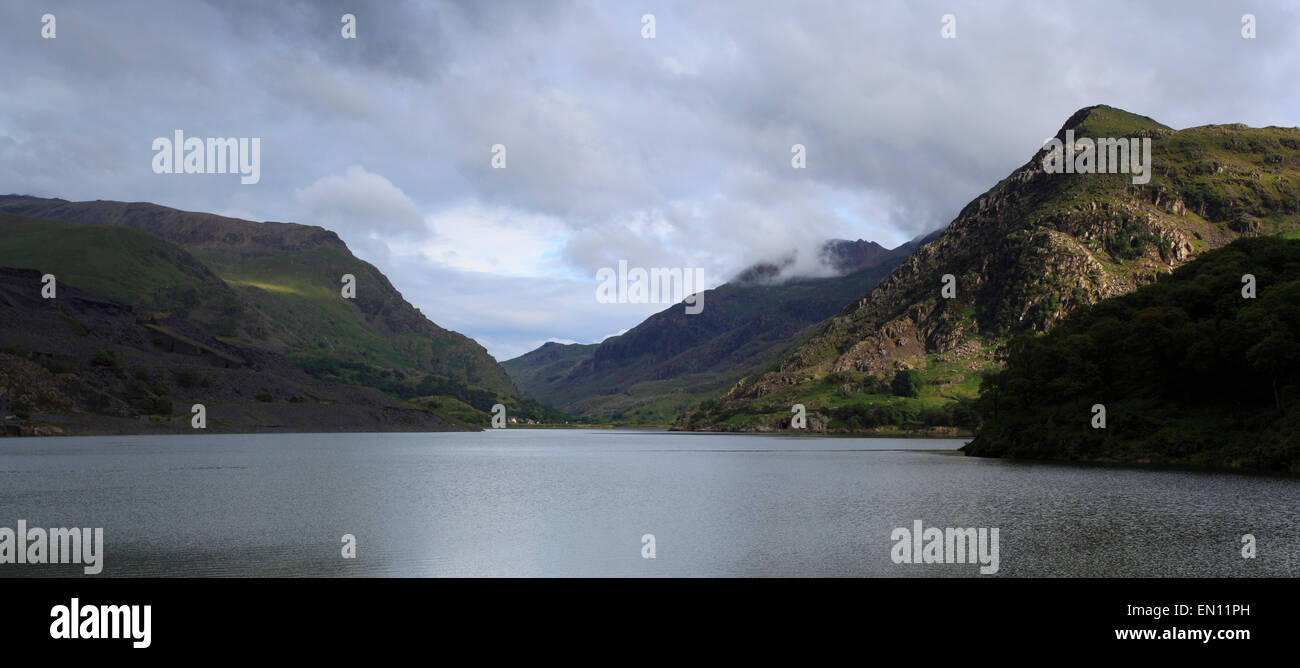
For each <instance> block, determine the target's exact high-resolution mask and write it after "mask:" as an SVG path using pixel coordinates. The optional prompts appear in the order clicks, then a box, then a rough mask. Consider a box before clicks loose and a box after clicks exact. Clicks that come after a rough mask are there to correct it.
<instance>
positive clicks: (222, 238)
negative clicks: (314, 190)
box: [0, 196, 562, 433]
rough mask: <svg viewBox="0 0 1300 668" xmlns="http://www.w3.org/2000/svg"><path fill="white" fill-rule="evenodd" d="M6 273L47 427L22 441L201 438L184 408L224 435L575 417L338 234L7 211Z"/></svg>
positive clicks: (20, 352)
mask: <svg viewBox="0 0 1300 668" xmlns="http://www.w3.org/2000/svg"><path fill="white" fill-rule="evenodd" d="M12 212H21V213H22V215H17V214H15V213H12ZM36 216H39V217H36ZM0 268H4V269H5V273H4V280H3V282H0V287H2V288H3V289H4V290H5V291H6V292H5V293H4V294H7V298H6V299H3V300H0V322H2V323H3V325H0V350H3V351H4V352H3V355H4V357H3V359H0V370H6V371H3V373H0V394H3V395H5V396H7V397H8V399H7V403H8V404H9V405H10V407H11V408H12V406H13V405H14V404H15V402H17V403H18V404H19V405H21V406H22V407H23V410H22V411H21V412H22V413H24V414H27V415H29V416H33V417H32V422H31V423H27V422H22V425H21V426H20V427H19V428H20V430H21V429H29V430H31V429H37V428H38V427H40V426H41V425H42V424H44V425H46V426H48V427H50V428H51V429H53V428H59V429H63V430H64V431H70V432H78V433H87V432H130V431H152V430H159V429H161V430H169V429H186V428H188V417H187V416H188V404H185V405H182V404H183V402H180V401H179V400H181V399H184V400H185V401H190V400H193V402H192V403H204V404H205V405H209V404H212V405H224V406H225V409H223V410H222V411H220V412H217V413H215V414H214V415H213V425H212V426H211V427H210V428H212V429H216V430H224V431H260V430H267V429H282V430H284V429H287V430H294V431H321V430H323V431H334V430H357V429H365V430H376V431H380V430H399V429H413V430H438V429H454V428H466V427H469V426H481V425H484V424H486V422H487V419H488V413H489V412H490V411H491V407H492V405H493V404H495V403H503V404H505V405H506V406H507V409H508V411H510V414H511V415H512V416H518V417H521V418H534V419H552V420H554V419H558V418H561V417H562V416H560V415H559V414H558V413H556V412H555V411H553V410H551V409H547V408H546V407H544V406H541V405H539V404H537V403H536V402H532V401H528V400H525V399H522V398H520V397H518V396H517V392H516V390H515V388H514V384H513V382H512V381H511V380H510V379H509V376H508V375H507V374H506V373H505V371H504V370H503V369H502V368H501V367H500V366H499V365H498V364H497V363H496V362H495V360H493V359H492V358H491V357H490V356H489V355H488V354H487V352H486V351H485V350H484V349H483V348H482V347H481V346H479V345H478V344H477V343H476V342H474V341H473V340H472V339H469V338H467V337H465V336H463V335H461V334H458V333H456V332H451V331H448V330H445V329H443V328H441V327H438V326H437V325H435V324H434V323H432V322H430V321H428V320H427V319H426V318H425V317H424V316H423V315H422V314H421V313H420V312H419V311H418V310H417V309H415V308H414V307H413V306H411V305H410V304H409V303H408V302H407V301H406V300H405V299H403V298H402V296H401V294H400V293H398V292H397V290H396V289H395V288H393V286H392V285H391V284H390V283H389V281H388V280H387V278H385V277H384V276H383V274H382V273H380V272H379V271H378V270H377V269H376V268H375V267H373V266H372V265H370V264H368V263H366V262H363V261H361V260H359V259H357V258H355V257H354V256H353V255H352V254H351V252H349V251H348V249H347V247H346V246H345V245H344V244H343V243H342V241H340V240H339V238H338V237H337V235H335V234H334V233H333V232H330V231H328V230H325V229H323V228H319V227H311V226H306V225H297V224H292V223H255V222H251V221H244V220H237V219H232V218H225V217H221V216H214V215H210V214H203V213H191V212H184V211H177V210H175V209H169V208H166V207H161V206H157V205H153V204H139V203H138V204H125V203H121V202H102V201H101V202H77V203H74V202H66V201H63V200H51V199H39V198H32V197H21V196H8V197H0ZM33 272H34V273H33ZM46 273H48V274H53V275H54V276H55V277H56V279H57V290H58V292H57V298H55V299H49V300H46V299H40V298H39V297H40V290H41V281H40V278H41V276H42V275H43V274H46ZM344 274H352V275H353V276H354V277H355V278H356V297H355V299H345V298H343V296H342V295H341V294H340V292H339V290H340V287H341V285H342V283H341V280H342V277H343V275H344ZM33 276H34V277H35V278H33ZM38 368H39V369H43V370H44V373H41V372H39V371H37V370H36V369H38ZM33 374H34V375H33ZM200 381H203V384H202V385H199V384H198V383H199V382H200ZM87 388H93V390H94V391H91V390H88V389H87ZM173 399H175V400H177V401H176V402H173ZM202 399H206V401H203V400H202ZM173 404H175V405H173ZM325 407H329V408H325ZM4 410H5V408H4V406H3V405H0V418H2V417H4V415H5V414H7V413H4ZM15 414H17V411H15ZM42 421H43V422H42ZM9 426H12V425H9ZM10 431H12V429H10Z"/></svg>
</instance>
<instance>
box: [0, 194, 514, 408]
mask: <svg viewBox="0 0 1300 668" xmlns="http://www.w3.org/2000/svg"><path fill="white" fill-rule="evenodd" d="M0 211H10V212H15V213H22V214H24V215H27V216H39V217H41V218H45V219H53V220H60V221H70V222H74V223H81V224H83V225H82V227H84V228H85V229H86V230H87V231H88V233H98V234H104V233H105V232H104V231H105V230H108V229H127V230H128V231H129V232H130V233H131V234H132V235H133V236H132V237H131V238H132V239H138V238H140V233H141V232H144V233H147V234H148V235H151V236H152V237H153V238H154V239H155V240H160V241H165V242H170V246H169V247H170V248H174V249H177V250H179V251H180V253H181V255H183V259H185V261H186V262H187V263H189V264H188V265H186V266H189V265H193V266H194V269H195V271H206V272H207V275H208V278H209V280H210V279H211V277H213V276H215V277H218V278H219V280H220V281H222V282H223V283H224V285H222V287H221V288H219V289H209V290H204V291H200V292H198V293H197V294H192V295H189V296H190V297H192V300H193V301H195V303H196V304H198V305H199V306H200V307H201V308H207V307H210V306H211V304H210V303H209V302H210V301H211V300H213V299H219V300H220V301H221V304H220V307H221V309H220V312H221V313H222V314H223V316H222V317H219V318H208V319H204V320H202V321H201V322H196V324H199V325H200V326H202V327H203V328H204V330H205V331H206V332H208V333H211V334H214V335H218V336H221V337H223V338H225V339H226V340H228V341H231V342H234V343H239V344H242V345H250V346H256V347H259V348H263V349H266V350H269V351H273V352H276V353H281V354H284V355H288V356H290V357H291V358H293V359H295V360H298V361H300V362H302V366H304V368H308V367H310V368H319V367H320V366H321V365H320V364H312V362H313V361H315V362H319V361H320V360H329V361H333V362H339V361H346V362H349V363H353V364H354V365H355V364H360V365H365V366H367V367H369V368H368V369H367V370H366V372H365V373H364V374H361V375H364V376H390V377H391V376H393V375H396V376H398V377H401V378H403V379H409V380H410V381H411V382H412V383H415V382H418V381H419V380H420V379H421V378H422V377H423V376H424V375H429V374H432V375H436V376H440V377H444V378H447V379H450V380H455V381H458V382H461V383H464V384H465V385H467V386H470V387H478V388H483V389H485V390H488V391H490V392H493V393H496V394H500V395H501V396H503V397H513V396H515V394H516V391H515V388H514V384H513V382H512V381H511V380H510V377H509V376H508V374H506V372H505V370H504V369H502V368H501V367H500V365H498V364H497V363H496V361H495V360H493V359H492V357H491V356H490V355H488V354H487V351H486V350H484V349H483V347H482V346H480V345H479V344H478V343H477V342H475V341H474V340H472V339H470V338H468V337H465V336H463V335H461V334H458V333H456V332H452V331H448V330H446V329H443V328H441V327H438V326H437V325H436V324H434V323H433V322H430V321H429V320H428V318H426V317H424V315H423V314H421V313H420V312H419V310H418V309H416V308H415V307H413V306H412V305H411V304H410V303H408V302H407V301H406V300H405V299H404V298H403V297H402V295H401V294H400V293H399V292H398V291H397V290H396V289H395V288H394V287H393V286H392V284H391V283H389V281H388V279H387V278H386V277H385V276H384V275H383V274H382V273H381V272H380V271H379V270H378V269H376V268H375V267H374V266H373V265H371V264H369V263H367V262H364V261H362V260H360V259H358V258H356V257H355V256H353V255H352V253H351V252H350V251H349V250H348V249H347V246H346V245H344V244H343V242H342V241H341V240H339V238H338V236H337V235H336V234H334V233H333V232H330V231H328V230H325V229H323V228H320V227H312V226H307V225H298V224H294V223H275V222H268V223H256V222H252V221H246V220H238V219H234V218H226V217H223V216H215V215H211V214H203V213H192V212H186V211H178V210H176V209H170V208H167V207H161V206H157V205H153V204H147V203H124V202H109V201H95V202H67V201H64V200H57V199H40V198H31V197H19V196H9V197H0ZM95 230H99V232H95ZM154 246H156V244H154ZM16 250H18V249H16ZM184 251H188V254H185V253H184ZM173 254H176V253H175V252H173ZM15 257H25V256H23V255H17V256H15ZM72 257H75V256H72ZM72 257H70V258H69V259H72ZM119 261H121V258H120V257H118V256H117V255H113V256H112V258H108V257H105V258H102V259H100V260H99V262H100V263H101V264H102V265H103V268H104V269H105V271H103V272H100V273H101V274H103V275H105V276H106V275H108V274H112V273H123V274H125V273H127V272H126V271H125V269H127V268H128V267H129V265H121V267H120V268H121V269H122V271H120V272H119V271H117V270H118V269H119V266H118V265H117V264H116V263H118V262H119ZM170 261H171V259H170V258H168V259H167V260H165V261H163V262H162V263H163V264H167V263H169V262H170ZM344 274H352V275H353V276H355V277H356V279H357V294H356V298H355V299H343V298H342V297H341V295H340V292H339V290H340V288H341V287H342V284H341V278H342V276H343V275H344ZM151 275H152V274H151ZM159 280H163V279H162V278H161V276H160V277H159ZM102 285H104V283H103V279H101V281H100V283H99V284H96V285H95V286H88V287H87V289H90V290H98V289H99V288H100V287H101V286H102ZM137 288H138V289H139V291H138V290H137ZM150 288H151V286H137V285H126V286H122V289H120V290H118V291H117V292H115V293H111V294H113V295H114V296H115V297H120V298H122V300H123V301H126V302H128V303H132V304H136V303H139V300H140V295H141V294H144V293H149V294H152V293H150V292H149V289H150ZM105 294H110V293H105ZM359 377H360V376H358V378H359Z"/></svg>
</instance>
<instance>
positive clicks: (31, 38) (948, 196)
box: [0, 0, 1300, 360]
mask: <svg viewBox="0 0 1300 668" xmlns="http://www.w3.org/2000/svg"><path fill="white" fill-rule="evenodd" d="M47 13H50V14H53V15H54V16H55V19H56V24H55V25H56V30H57V33H56V37H55V38H54V39H42V37H41V29H42V21H41V17H42V16H43V15H44V14H47ZM345 13H351V14H353V15H355V17H356V26H357V38H356V39H344V38H343V36H342V34H341V27H342V24H341V17H342V15H343V14H345ZM950 13H951V14H953V15H954V16H955V17H956V23H955V25H956V38H955V39H944V38H943V37H942V36H941V28H942V27H943V25H942V17H943V15H945V14H950ZM1246 13H1252V14H1254V15H1255V17H1256V31H1257V38H1256V39H1243V38H1242V34H1241V33H1242V15H1243V14H1246ZM645 14H653V15H654V18H655V20H654V27H655V36H654V38H653V39H646V38H644V37H643V35H642V33H643V28H644V24H643V21H642V17H643V15H645ZM1297 45H1300V3H1295V2H1262V1H1257V0H1251V1H1250V2H1233V1H1212V2H1210V1H1207V2H1187V1H1179V2H1169V3H1130V2H1049V1H1030V0H1026V1H1024V2H1005V3H1003V2H992V1H988V0H980V1H979V2H960V1H956V0H950V1H948V2H943V3H933V4H932V3H925V2H893V1H890V2H884V1H881V2H847V1H844V0H828V1H826V2H822V1H818V0H799V1H794V0H789V1H785V2H761V1H755V0H744V1H739V0H738V1H736V2H714V1H710V0H685V1H682V2H669V1H662V2H661V1H656V0H637V1H635V2H576V1H575V2H545V1H543V0H517V1H514V0H511V1H491V0H481V1H480V0H473V1H471V0H467V1H466V2H440V3H410V4H407V3H401V2H396V1H389V0H385V1H383V2H360V1H351V2H312V3H307V2H275V3H269V2H268V3H264V2H258V1H251V0H250V1H247V2H239V1H220V2H217V1H214V2H211V3H204V2H170V1H169V2H156V3H132V2H121V3H119V2H113V3H106V2H98V1H94V2H90V1H86V2H58V1H56V0H39V1H37V2H28V1H26V0H5V2H4V3H3V5H2V6H0V193H20V194H30V195H38V196H45V197H62V198H65V199H71V200H86V199H114V200H125V201H150V202H156V203H158V204H163V205H167V206H173V207H177V208H181V209H187V210H195V211H207V212H213V213H220V214H225V215H231V216H238V217H242V218H248V219H252V220H280V221H293V222H301V223H308V224H315V225H322V226H325V227H327V228H330V229H332V230H335V231H336V232H338V233H339V235H340V236H341V237H342V238H343V239H344V241H346V242H347V244H348V245H349V247H350V248H351V249H352V250H353V252H354V253H356V254H357V255H358V256H359V257H361V258H363V259H365V260H368V261H370V262H372V263H374V264H375V265H377V266H378V267H379V268H380V269H381V270H382V271H384V272H385V273H386V274H387V275H388V276H389V278H390V279H392V281H393V283H394V285H396V286H397V288H398V289H399V290H401V291H402V293H403V295H404V296H405V297H406V298H407V299H408V300H409V301H410V302H412V303H413V304H415V305H416V306H418V307H419V308H420V309H421V310H422V311H423V312H424V313H425V314H426V315H427V316H429V317H430V318H431V319H432V320H434V322H437V323H438V324H440V325H442V326H444V327H448V328H451V329H455V330H457V331H460V332H463V333H465V334H467V335H469V336H472V337H474V338H475V339H477V340H478V341H479V342H481V343H482V344H483V345H485V346H486V347H487V348H488V350H489V352H491V353H492V354H493V355H494V356H496V357H497V359H498V360H504V359H508V358H510V357H514V356H517V355H519V354H522V353H524V352H527V351H528V350H531V349H532V348H534V347H536V346H538V345H540V344H541V343H543V342H545V341H547V340H548V339H553V340H563V341H580V342H584V343H586V342H595V341H599V340H601V339H603V338H604V337H606V336H608V335H610V334H614V333H617V332H619V331H621V330H624V329H626V328H629V327H632V326H634V325H635V324H637V323H638V322H640V321H641V320H642V319H643V318H644V317H645V316H646V315H649V314H650V313H653V312H655V311H658V310H661V309H662V308H664V306H663V305H631V304H600V303H597V301H596V299H595V286H596V279H595V276H596V272H597V270H598V269H600V268H601V267H616V266H617V263H618V260H620V259H623V260H627V261H628V263H629V265H630V266H640V267H703V268H704V270H705V272H706V278H707V280H708V283H709V284H710V286H712V285H716V284H717V283H720V282H723V281H725V280H726V279H727V278H728V277H730V276H731V275H733V274H734V273H735V272H736V271H738V270H740V269H742V268H743V267H744V266H746V265H748V264H750V263H752V262H754V261H756V260H762V259H771V258H776V257H779V256H784V255H787V254H789V253H795V254H796V257H797V258H798V259H797V262H796V267H797V268H798V269H799V270H800V271H808V272H811V271H815V269H814V266H813V265H814V259H815V258H814V256H815V253H814V252H813V250H812V249H814V248H816V246H817V245H819V244H820V243H821V242H822V241H823V240H825V239H829V238H849V239H858V238H863V239H869V240H875V241H878V242H880V243H881V244H883V245H885V246H888V247H893V246H896V245H898V244H900V243H902V242H905V241H907V240H908V239H910V238H912V237H915V236H917V235H919V234H922V233H924V232H927V231H930V230H933V229H936V228H939V227H942V226H944V225H946V224H947V223H948V222H949V221H950V220H951V219H952V218H953V217H954V216H955V215H956V213H957V211H958V210H959V209H960V208H961V207H962V206H963V205H964V204H965V203H966V202H968V201H969V200H971V199H972V198H974V197H975V196H977V195H979V194H980V193H982V192H983V191H985V190H986V189H988V188H989V187H990V186H992V185H993V184H995V183H996V182H997V181H998V180H999V179H1001V178H1002V177H1004V176H1006V174H1007V173H1008V172H1010V171H1011V170H1012V169H1015V168H1016V167H1018V166H1020V165H1021V164H1023V163H1024V162H1025V161H1026V160H1028V159H1029V157H1030V156H1031V155H1032V154H1033V153H1034V151H1035V150H1037V148H1038V147H1039V146H1040V145H1041V144H1042V142H1043V140H1044V139H1045V138H1047V137H1049V136H1051V135H1052V134H1053V133H1055V132H1056V130H1057V129H1058V128H1059V127H1060V126H1061V124H1062V123H1063V122H1064V121H1065V119H1066V118H1067V117H1069V115H1070V114H1071V113H1073V112H1074V111H1076V110H1077V109H1079V108H1081V107H1085V106H1089V105H1093V104H1109V105H1112V106H1117V107H1121V108H1124V109H1127V110H1129V111H1133V112H1135V113H1139V114H1143V115H1146V116H1150V117H1152V118H1154V119H1156V120H1158V121H1160V122H1163V123H1165V124H1166V125H1170V126H1172V127H1175V128H1184V127H1190V126H1196V125H1205V124H1210V123H1230V122H1243V123H1247V124H1249V125H1253V126H1265V125H1280V126H1296V125H1300V87H1298V86H1297V85H1296V82H1297V81H1300V46H1297ZM176 129H181V130H183V131H184V132H185V133H186V135H187V136H196V137H260V138H261V140H262V154H261V180H260V182H259V183H257V184H255V185H242V184H241V183H240V180H239V177H238V176H234V175H211V174H205V175H186V176H183V177H181V176H176V175H166V174H164V175H158V174H155V173H154V172H153V170H152V169H151V161H152V159H153V156H154V151H153V150H152V148H151V146H152V142H153V140H154V138H156V137H170V136H171V135H172V132H173V131H174V130H176ZM494 144H502V145H504V146H505V147H506V159H507V163H506V168H505V169H493V168H492V166H491V159H492V153H491V147H492V146H493V145H494ZM793 144H802V145H804V146H805V147H806V151H807V153H806V155H807V158H806V159H807V168H806V169H794V168H792V166H791V157H792V155H791V146H792V145H793ZM706 308H707V303H706Z"/></svg>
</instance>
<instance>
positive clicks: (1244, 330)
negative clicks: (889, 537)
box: [965, 237, 1300, 472]
mask: <svg viewBox="0 0 1300 668" xmlns="http://www.w3.org/2000/svg"><path fill="white" fill-rule="evenodd" d="M1246 275H1250V276H1251V277H1253V279H1254V289H1255V292H1254V295H1253V296H1250V297H1247V296H1244V295H1243V289H1246V287H1247V286H1246V285H1245V284H1244V283H1243V276H1246ZM1098 406H1099V407H1100V409H1104V411H1105V413H1104V418H1105V423H1104V426H1103V425H1102V423H1100V422H1097V423H1096V424H1094V421H1095V417H1094V416H1099V415H1101V412H1100V409H1097V408H1095V407H1098ZM979 412H980V414H981V418H982V419H981V421H980V428H979V433H978V434H977V435H976V437H975V440H973V441H972V442H971V443H969V444H968V445H967V446H966V448H965V451H966V453H967V454H970V455H976V456H988V457H1002V456H1006V457H1017V458H1022V459H1069V460H1090V461H1116V462H1129V463H1132V462H1140V463H1148V462H1149V463H1155V464H1195V465H1203V466H1214V467H1231V468H1245V469H1263V470H1274V471H1290V472H1300V240H1294V239H1292V240H1286V239H1278V238H1268V237H1261V238H1242V239H1238V240H1236V241H1234V242H1232V243H1231V244H1229V245H1227V246H1225V247H1223V248H1220V249H1217V250H1212V251H1207V252H1205V253H1203V254H1201V255H1200V256H1198V257H1197V258H1196V259H1195V260H1192V261H1191V262H1188V263H1187V264H1184V265H1182V266H1180V267H1179V268H1177V269H1175V270H1174V271H1173V272H1172V273H1170V274H1168V275H1166V276H1162V277H1161V278H1160V279H1159V280H1158V281H1156V282H1155V283H1154V284H1152V285H1146V286H1143V287H1140V288H1138V289H1137V290H1134V291H1133V292H1131V293H1129V294H1126V295H1123V296H1120V297H1115V298H1112V299H1107V300H1105V301H1102V302H1100V303H1099V304H1097V305H1095V306H1092V307H1082V308H1080V309H1078V310H1076V311H1075V312H1073V313H1071V314H1070V315H1068V316H1066V317H1065V319H1064V320H1062V321H1061V322H1060V323H1058V324H1057V325H1056V326H1055V327H1054V328H1052V331H1051V332H1049V333H1048V334H1046V335H1042V336H1033V335H1026V336H1020V337H1017V338H1016V339H1015V340H1014V341H1012V342H1011V345H1009V347H1008V354H1007V358H1006V366H1005V368H1004V369H1003V370H1002V371H1000V372H997V373H994V374H991V375H989V376H988V377H987V378H985V379H984V384H983V387H982V388H981V397H980V402H979Z"/></svg>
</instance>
